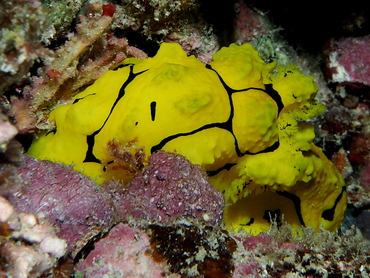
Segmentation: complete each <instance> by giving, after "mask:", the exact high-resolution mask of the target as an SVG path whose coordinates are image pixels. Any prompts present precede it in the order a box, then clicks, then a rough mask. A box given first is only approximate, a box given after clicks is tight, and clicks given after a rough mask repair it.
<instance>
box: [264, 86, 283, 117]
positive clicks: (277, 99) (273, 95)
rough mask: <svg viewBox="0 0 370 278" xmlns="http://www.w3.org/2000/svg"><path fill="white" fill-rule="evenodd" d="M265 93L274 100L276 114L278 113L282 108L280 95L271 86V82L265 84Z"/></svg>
mask: <svg viewBox="0 0 370 278" xmlns="http://www.w3.org/2000/svg"><path fill="white" fill-rule="evenodd" d="M265 89H266V90H265V93H266V94H268V95H269V96H270V97H271V98H272V99H273V100H274V101H275V102H276V105H277V107H278V115H279V114H280V112H281V110H283V108H284V104H283V101H282V99H281V96H280V95H279V93H278V92H277V91H275V90H274V89H273V88H272V84H265Z"/></svg>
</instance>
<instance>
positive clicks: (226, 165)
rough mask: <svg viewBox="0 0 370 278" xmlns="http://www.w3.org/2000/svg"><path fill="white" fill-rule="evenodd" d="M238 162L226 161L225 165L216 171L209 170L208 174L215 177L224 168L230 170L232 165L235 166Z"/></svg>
mask: <svg viewBox="0 0 370 278" xmlns="http://www.w3.org/2000/svg"><path fill="white" fill-rule="evenodd" d="M235 165H236V163H226V164H225V165H224V166H222V167H220V168H218V169H217V170H214V171H207V175H208V176H209V177H213V176H216V175H217V174H218V173H220V172H221V171H222V170H225V169H226V170H227V171H230V169H231V167H233V166H235Z"/></svg>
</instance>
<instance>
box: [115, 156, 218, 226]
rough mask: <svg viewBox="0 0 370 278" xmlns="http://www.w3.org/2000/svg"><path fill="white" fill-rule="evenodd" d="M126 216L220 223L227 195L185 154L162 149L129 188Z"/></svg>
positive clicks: (124, 206)
mask: <svg viewBox="0 0 370 278" xmlns="http://www.w3.org/2000/svg"><path fill="white" fill-rule="evenodd" d="M125 189H126V194H127V195H126V196H124V199H123V200H122V213H123V215H127V216H131V217H133V218H135V219H144V220H147V221H149V222H157V223H162V224H168V223H171V222H172V221H174V220H175V219H176V218H180V217H182V218H186V219H189V220H196V219H197V220H205V221H208V222H209V223H210V224H212V225H214V224H218V223H220V222H221V218H222V211H223V208H224V198H223V196H222V194H221V193H220V192H218V191H217V190H216V189H215V188H213V187H212V186H211V184H210V183H209V182H208V178H207V175H206V173H205V172H204V171H203V170H202V169H201V168H200V167H199V166H196V165H193V164H191V163H190V162H189V161H188V160H187V159H186V158H185V157H183V156H181V155H177V154H170V153H166V152H163V151H160V152H158V153H155V154H153V155H152V156H150V157H149V165H148V166H147V167H146V168H145V170H144V172H143V173H140V174H139V175H137V177H136V178H135V179H134V180H133V182H132V183H131V184H130V185H129V186H127V187H126V188H125Z"/></svg>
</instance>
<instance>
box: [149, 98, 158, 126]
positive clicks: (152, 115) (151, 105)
mask: <svg viewBox="0 0 370 278" xmlns="http://www.w3.org/2000/svg"><path fill="white" fill-rule="evenodd" d="M156 106H157V102H155V101H152V102H151V103H150V115H151V117H152V121H153V122H154V120H155V112H156Z"/></svg>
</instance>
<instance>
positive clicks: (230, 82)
mask: <svg viewBox="0 0 370 278" xmlns="http://www.w3.org/2000/svg"><path fill="white" fill-rule="evenodd" d="M276 64H277V62H273V63H270V64H266V63H264V61H263V60H262V59H261V58H260V56H259V55H258V53H257V51H256V50H255V49H254V48H253V46H252V45H250V44H244V45H241V46H237V45H235V44H231V45H230V46H229V47H223V48H222V49H221V50H219V51H218V52H217V53H216V54H215V55H214V56H213V61H212V62H211V63H209V64H203V63H201V62H200V61H199V60H197V59H196V58H195V57H194V56H187V54H186V52H185V51H183V50H182V49H181V47H180V45H178V44H176V43H172V44H170V43H163V44H162V45H161V47H160V49H159V50H158V53H157V54H156V55H155V56H154V57H153V58H147V59H144V60H138V59H134V58H129V59H126V60H125V61H124V62H123V63H122V64H121V65H120V66H119V67H117V68H116V69H114V70H112V71H109V72H107V73H105V74H104V75H103V76H101V77H100V78H99V79H97V80H96V81H95V83H94V84H93V85H91V86H89V87H87V88H86V89H85V90H84V91H83V92H81V93H79V94H77V95H76V96H75V98H74V101H73V102H72V103H70V104H67V105H61V106H59V107H57V108H56V109H55V110H54V111H52V112H51V113H50V120H51V121H55V126H56V130H54V131H52V132H49V133H46V134H42V135H40V137H39V138H38V139H36V140H35V141H34V142H33V143H32V145H31V147H30V149H29V150H28V154H30V155H32V156H34V157H36V158H38V159H48V160H52V161H57V162H62V163H65V164H68V165H74V169H76V170H78V171H80V172H82V173H84V174H85V175H87V176H90V177H91V178H93V179H95V180H96V181H97V182H98V183H103V182H104V181H107V180H109V179H112V178H114V179H118V180H125V181H127V180H129V179H130V178H131V177H132V174H131V173H130V172H129V171H127V170H122V169H119V167H117V165H115V164H116V162H115V161H114V160H113V161H112V157H111V156H110V154H109V151H108V148H107V144H108V142H111V141H112V140H115V141H116V142H119V144H121V145H122V146H131V148H132V149H133V150H134V149H135V148H142V149H143V150H144V152H145V155H146V156H149V155H151V154H152V153H154V152H156V151H158V150H160V149H163V150H165V151H168V152H176V153H179V154H182V155H184V156H185V157H186V158H188V159H189V160H190V161H191V162H192V163H194V164H199V165H200V166H201V167H202V168H203V169H205V170H206V171H207V172H208V174H209V177H210V181H211V183H212V185H214V186H215V187H216V188H217V189H219V190H220V191H222V192H223V193H224V195H225V199H226V201H227V202H228V203H229V205H228V206H227V207H226V209H225V212H224V220H225V222H226V223H227V224H228V225H229V227H230V228H240V227H242V228H244V229H245V230H246V231H251V232H252V233H254V234H258V233H260V232H261V231H262V230H264V229H265V230H268V228H269V226H270V221H271V218H276V220H277V221H281V220H282V217H284V218H283V219H284V221H287V222H288V223H289V224H291V225H292V227H293V228H295V229H298V228H300V227H302V226H312V227H314V228H315V229H316V230H318V229H319V227H320V225H322V226H323V227H324V228H326V229H328V230H335V229H336V228H338V227H339V226H340V224H341V222H342V220H343V217H344V213H345V209H346V191H345V184H344V181H343V178H342V176H341V175H340V173H339V172H338V171H337V169H336V168H335V167H334V166H333V164H332V163H331V162H330V161H329V160H328V159H327V158H326V157H325V155H324V154H323V153H322V150H321V149H320V148H318V147H316V146H315V145H314V144H313V143H312V141H313V139H314V137H315V134H314V130H313V127H312V125H310V124H308V123H307V122H305V120H307V119H309V118H310V117H313V116H316V115H318V114H320V113H321V112H323V111H324V110H325V108H324V106H323V105H321V104H319V103H317V101H316V100H315V96H316V93H317V91H318V88H317V86H316V84H315V82H314V80H313V78H312V77H306V76H305V75H303V74H302V73H301V71H300V70H299V69H298V68H296V67H295V66H292V65H290V66H287V67H281V66H280V67H277V68H276ZM117 168H118V169H117ZM283 215H284V216H283Z"/></svg>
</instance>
